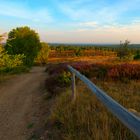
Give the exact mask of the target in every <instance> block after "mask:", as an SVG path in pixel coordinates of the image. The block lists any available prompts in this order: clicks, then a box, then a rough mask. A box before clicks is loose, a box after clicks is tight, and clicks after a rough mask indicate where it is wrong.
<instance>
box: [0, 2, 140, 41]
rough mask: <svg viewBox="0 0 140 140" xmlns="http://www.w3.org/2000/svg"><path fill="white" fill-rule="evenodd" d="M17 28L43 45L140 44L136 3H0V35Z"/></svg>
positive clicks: (139, 26)
mask: <svg viewBox="0 0 140 140" xmlns="http://www.w3.org/2000/svg"><path fill="white" fill-rule="evenodd" d="M20 26H30V27H31V28H33V29H35V30H36V31H37V32H38V33H39V34H40V37H41V40H42V41H47V42H60V43H119V41H120V40H126V39H129V40H130V41H131V42H132V43H140V38H139V37H140V0H0V33H3V32H8V31H10V30H11V29H12V28H15V27H20Z"/></svg>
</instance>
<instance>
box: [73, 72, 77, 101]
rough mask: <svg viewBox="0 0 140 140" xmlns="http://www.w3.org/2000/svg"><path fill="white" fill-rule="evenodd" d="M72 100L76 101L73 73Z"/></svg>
mask: <svg viewBox="0 0 140 140" xmlns="http://www.w3.org/2000/svg"><path fill="white" fill-rule="evenodd" d="M72 100H73V101H75V100H76V84H75V73H73V72H72Z"/></svg>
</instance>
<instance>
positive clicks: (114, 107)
mask: <svg viewBox="0 0 140 140" xmlns="http://www.w3.org/2000/svg"><path fill="white" fill-rule="evenodd" d="M68 69H69V70H70V72H71V73H72V94H73V99H74V100H75V99H76V85H75V76H76V77H78V78H79V79H80V80H81V81H83V82H84V83H85V84H86V86H87V87H88V88H89V89H90V90H91V91H92V92H93V94H95V95H96V96H97V98H98V99H99V100H100V101H101V102H102V103H103V104H104V105H105V106H106V107H107V108H108V109H109V110H110V111H111V112H112V114H114V115H115V116H116V117H117V118H118V119H119V120H120V121H121V122H122V123H123V124H124V125H125V126H126V127H127V128H129V129H130V130H131V131H132V132H133V133H134V134H135V135H136V136H138V138H140V118H139V117H137V116H135V115H134V114H133V113H131V112H129V111H128V110H127V109H126V108H124V107H123V106H122V105H120V104H119V103H118V102H116V101H115V100H114V99H112V98H111V97H110V96H109V95H107V94H106V93H105V92H104V91H102V90H101V89H99V88H98V87H97V86H96V85H95V84H94V83H92V82H91V81H90V80H89V79H88V78H86V77H85V76H84V75H82V74H81V73H80V72H78V71H77V70H75V69H74V68H72V67H71V66H68Z"/></svg>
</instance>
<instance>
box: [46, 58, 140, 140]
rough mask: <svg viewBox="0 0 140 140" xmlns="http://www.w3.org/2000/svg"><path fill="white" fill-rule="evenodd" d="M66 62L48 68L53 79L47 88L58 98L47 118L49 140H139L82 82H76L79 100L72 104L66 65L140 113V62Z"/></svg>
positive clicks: (115, 60)
mask: <svg viewBox="0 0 140 140" xmlns="http://www.w3.org/2000/svg"><path fill="white" fill-rule="evenodd" d="M66 58H67V57H66ZM83 58H85V59H83ZM54 59H55V58H54ZM63 60H65V59H63ZM66 60H67V59H66ZM77 60H79V61H78V62H76V61H77ZM82 60H83V61H84V62H83V61H82ZM86 60H87V61H86ZM53 62H56V61H53ZM58 62H59V61H58ZM64 62H65V61H63V63H62V64H61V63H56V64H50V65H49V66H48V67H47V72H48V74H49V75H50V78H49V79H48V80H47V81H46V87H47V85H49V88H48V87H47V89H48V91H49V92H50V95H49V97H50V96H52V97H53V98H55V101H54V102H55V103H54V105H53V107H52V109H51V110H52V111H51V112H52V113H51V115H50V117H49V119H47V124H48V125H49V126H50V124H51V127H49V129H47V132H48V133H47V136H46V138H48V137H49V139H54V140H55V139H58V137H59V139H60V140H61V139H64V140H77V139H78V140H85V139H86V140H91V139H95V140H138V138H137V137H136V136H135V135H134V134H133V133H132V132H131V131H130V130H128V129H127V128H126V127H125V126H124V125H122V123H121V122H120V121H119V120H118V119H116V117H114V116H113V115H112V114H111V113H110V112H109V111H108V109H107V108H105V107H104V105H103V104H102V103H101V102H100V101H99V100H98V99H97V98H96V96H95V95H93V94H92V93H91V91H89V90H88V89H87V87H86V86H85V85H84V84H83V83H82V82H80V81H79V80H76V83H77V99H76V101H75V102H74V103H73V102H72V101H71V89H70V85H71V81H70V75H69V72H68V70H67V69H66V65H67V64H70V65H72V66H73V67H74V68H76V69H77V70H79V71H80V72H81V73H83V74H84V75H86V76H87V77H88V78H89V79H91V80H92V81H93V82H94V83H95V84H96V85H97V86H99V87H100V88H101V89H103V90H104V91H106V92H107V93H108V95H110V96H111V97H112V98H113V99H115V100H116V101H118V102H119V103H120V104H121V105H123V106H124V107H125V108H127V109H128V110H131V111H135V112H137V113H136V114H140V113H139V112H140V96H139V92H140V73H139V69H140V61H134V60H132V61H124V60H123V61H120V60H119V59H118V58H117V57H116V56H114V57H112V58H111V57H110V59H109V56H92V57H83V56H80V57H77V59H74V58H73V61H68V62H65V63H64ZM113 70H115V71H114V72H113ZM110 72H111V74H110ZM112 72H113V73H112ZM112 74H113V75H112ZM118 74H119V75H118ZM112 76H113V77H112ZM114 76H115V77H114ZM51 85H52V86H51ZM126 119H127V118H126ZM47 124H46V125H47ZM44 137H45V136H44Z"/></svg>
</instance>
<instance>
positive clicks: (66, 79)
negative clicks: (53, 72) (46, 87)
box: [57, 71, 71, 86]
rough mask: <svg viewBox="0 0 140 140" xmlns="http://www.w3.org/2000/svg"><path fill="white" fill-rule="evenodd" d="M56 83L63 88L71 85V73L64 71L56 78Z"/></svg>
mask: <svg viewBox="0 0 140 140" xmlns="http://www.w3.org/2000/svg"><path fill="white" fill-rule="evenodd" d="M57 80H58V82H59V83H60V84H62V85H64V86H69V85H70V84H71V73H70V72H66V71H64V72H63V73H61V74H60V75H59V76H58V79H57Z"/></svg>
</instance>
